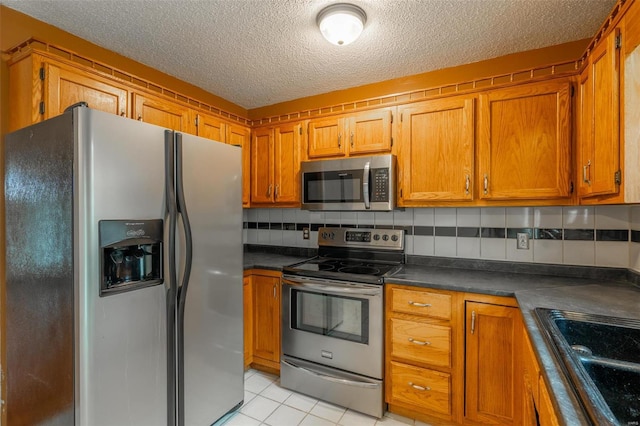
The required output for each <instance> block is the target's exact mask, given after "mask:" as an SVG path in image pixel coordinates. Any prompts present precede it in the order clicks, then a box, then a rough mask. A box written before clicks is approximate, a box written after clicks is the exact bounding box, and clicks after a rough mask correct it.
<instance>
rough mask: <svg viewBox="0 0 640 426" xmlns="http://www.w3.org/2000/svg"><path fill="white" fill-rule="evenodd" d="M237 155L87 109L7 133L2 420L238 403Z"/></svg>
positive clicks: (209, 416)
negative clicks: (5, 349) (4, 412)
mask: <svg viewBox="0 0 640 426" xmlns="http://www.w3.org/2000/svg"><path fill="white" fill-rule="evenodd" d="M241 180H242V179H241V153H240V149H238V148H236V147H232V146H229V145H225V144H222V143H218V142H214V141H210V140H206V139H203V138H198V137H195V136H190V135H186V134H180V133H176V132H172V131H169V130H165V129H163V128H160V127H157V126H153V125H150V124H145V123H140V122H137V121H134V120H129V119H126V118H122V117H118V116H116V115H112V114H107V113H103V112H99V111H95V110H91V109H88V108H75V109H73V110H72V111H71V112H68V113H65V114H63V115H61V116H58V117H56V118H52V119H50V120H47V121H44V122H42V123H39V124H35V125H33V126H30V127H27V128H25V129H22V130H19V131H17V132H14V133H12V134H9V135H7V137H6V139H5V197H6V198H5V199H6V237H7V244H6V247H7V262H6V263H7V270H6V281H7V287H6V329H7V333H6V338H7V365H6V371H7V377H6V380H7V394H6V395H3V398H4V399H5V402H6V409H7V418H8V423H9V424H64V425H72V424H75V425H92V426H96V425H154V426H157V425H163V424H166V425H176V424H177V425H210V424H212V423H214V422H215V421H216V420H217V419H219V418H220V417H222V416H224V415H225V414H226V413H228V412H229V411H231V410H234V409H235V408H237V407H238V406H240V404H241V403H242V400H243V387H244V384H243V360H242V358H243V357H242V353H243V340H242V333H243V326H242V306H243V305H242V229H241V228H242V211H241Z"/></svg>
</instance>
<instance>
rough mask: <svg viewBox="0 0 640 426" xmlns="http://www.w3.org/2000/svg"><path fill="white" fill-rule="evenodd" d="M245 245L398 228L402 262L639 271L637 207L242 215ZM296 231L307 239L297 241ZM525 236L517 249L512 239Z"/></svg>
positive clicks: (307, 243)
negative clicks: (417, 258)
mask: <svg viewBox="0 0 640 426" xmlns="http://www.w3.org/2000/svg"><path fill="white" fill-rule="evenodd" d="M243 220H244V231H243V232H244V233H243V238H244V242H245V243H246V244H262V245H277V246H289V247H303V248H315V247H317V239H318V233H317V230H318V228H319V227H321V226H325V225H327V226H343V227H376V228H401V229H404V230H405V251H406V253H407V254H410V255H422V256H442V257H458V258H469V259H490V260H505V261H516V262H531V263H552V264H564V265H583V266H604V267H617V268H630V269H633V270H635V271H639V272H640V206H637V205H633V206H631V205H622V206H572V207H506V208H505V207H470V208H414V209H409V208H407V209H405V210H395V211H392V212H310V211H306V210H299V209H245V210H244V212H243ZM303 228H309V229H310V231H311V232H310V238H309V239H308V240H304V239H303V232H302V230H303ZM518 233H526V234H527V235H528V236H529V249H526V250H525V249H517V240H516V236H517V234H518Z"/></svg>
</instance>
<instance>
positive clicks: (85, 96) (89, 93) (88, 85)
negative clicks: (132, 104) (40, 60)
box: [44, 63, 128, 118]
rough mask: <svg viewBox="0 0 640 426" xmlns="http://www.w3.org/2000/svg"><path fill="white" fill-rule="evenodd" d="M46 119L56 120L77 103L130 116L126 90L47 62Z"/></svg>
mask: <svg viewBox="0 0 640 426" xmlns="http://www.w3.org/2000/svg"><path fill="white" fill-rule="evenodd" d="M44 76H45V80H44V81H45V83H44V84H45V87H46V96H45V99H46V105H45V108H44V111H45V113H44V115H45V118H51V117H55V116H56V115H59V114H62V113H63V112H64V110H65V109H66V108H67V107H68V106H70V105H73V104H75V103H78V102H82V101H84V102H86V103H87V104H88V105H89V108H93V109H97V110H100V111H105V112H110V113H112V114H117V115H121V116H123V117H124V116H127V114H128V110H127V97H128V91H127V90H126V89H123V88H120V87H117V86H114V85H113V83H107V82H105V81H103V80H102V79H100V78H99V77H97V76H92V75H89V74H88V73H85V72H83V71H80V70H74V69H71V68H65V67H62V66H58V65H55V64H53V63H48V64H45V65H44Z"/></svg>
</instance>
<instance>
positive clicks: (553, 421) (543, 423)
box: [538, 376, 560, 426]
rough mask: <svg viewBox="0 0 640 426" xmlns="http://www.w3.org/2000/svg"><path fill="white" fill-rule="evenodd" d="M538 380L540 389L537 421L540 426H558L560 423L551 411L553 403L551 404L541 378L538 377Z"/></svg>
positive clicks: (552, 410) (553, 411)
mask: <svg viewBox="0 0 640 426" xmlns="http://www.w3.org/2000/svg"><path fill="white" fill-rule="evenodd" d="M538 380H539V385H538V387H539V389H540V406H539V407H538V419H539V421H540V426H559V425H560V422H559V421H558V417H557V416H556V412H555V410H554V409H553V403H552V402H551V397H550V396H549V390H548V389H547V385H546V383H545V382H544V380H543V378H542V376H540V378H539V379H538Z"/></svg>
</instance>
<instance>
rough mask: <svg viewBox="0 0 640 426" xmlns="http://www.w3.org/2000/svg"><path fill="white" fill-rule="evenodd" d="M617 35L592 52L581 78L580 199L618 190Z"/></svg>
mask: <svg viewBox="0 0 640 426" xmlns="http://www.w3.org/2000/svg"><path fill="white" fill-rule="evenodd" d="M619 34H620V32H619V31H618V30H615V31H613V32H612V33H611V34H610V35H609V36H608V37H607V38H606V39H605V40H603V41H601V43H600V44H599V45H598V46H596V48H595V49H593V52H592V53H591V56H590V57H589V67H588V71H587V73H586V75H585V74H583V76H582V78H581V85H580V95H581V97H582V96H584V97H585V102H586V104H585V105H582V103H581V110H580V113H581V117H580V132H579V140H578V143H579V145H580V153H581V155H580V166H581V167H582V170H581V172H582V176H580V177H581V178H582V183H581V185H580V189H581V192H580V195H581V196H592V195H610V194H617V193H618V191H619V190H620V179H619V176H617V175H616V173H617V172H618V171H619V170H620V134H619V132H620V101H619V94H620V50H619V49H618V48H616V38H617V37H618V36H619ZM583 108H584V109H583ZM582 114H584V115H582Z"/></svg>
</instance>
